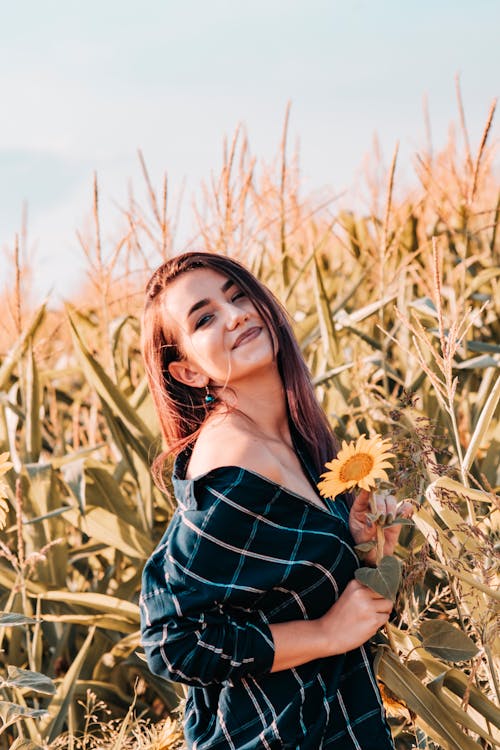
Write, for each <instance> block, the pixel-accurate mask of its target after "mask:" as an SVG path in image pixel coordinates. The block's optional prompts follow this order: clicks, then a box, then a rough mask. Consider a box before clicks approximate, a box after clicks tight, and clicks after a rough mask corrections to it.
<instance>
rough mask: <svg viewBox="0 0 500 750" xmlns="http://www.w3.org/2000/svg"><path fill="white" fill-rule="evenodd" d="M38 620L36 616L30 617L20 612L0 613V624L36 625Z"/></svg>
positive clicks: (9, 625) (10, 625) (13, 625)
mask: <svg viewBox="0 0 500 750" xmlns="http://www.w3.org/2000/svg"><path fill="white" fill-rule="evenodd" d="M35 622H37V620H36V619H35V618H34V617H28V616H27V615H22V614H20V613H18V612H2V613H1V614H0V626H2V627H5V626H7V627H9V628H12V627H16V626H18V625H34V624H35Z"/></svg>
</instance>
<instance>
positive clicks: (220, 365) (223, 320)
mask: <svg viewBox="0 0 500 750" xmlns="http://www.w3.org/2000/svg"><path fill="white" fill-rule="evenodd" d="M163 314H164V316H165V324H166V326H168V327H169V328H170V329H172V330H173V331H174V335H175V339H176V341H177V344H178V346H179V348H180V350H181V351H182V352H183V354H184V358H183V359H182V360H181V361H180V362H172V363H170V365H169V371H170V374H171V375H172V376H173V377H175V378H176V379H177V380H181V382H184V383H186V385H190V386H193V387H197V388H202V387H204V386H205V385H216V386H223V385H228V384H231V385H233V386H237V384H238V383H239V382H241V381H242V380H246V379H248V378H250V377H252V378H254V377H255V376H256V374H257V372H258V371H259V370H262V371H264V370H265V368H269V366H270V365H271V364H272V362H273V361H274V360H275V357H274V351H273V344H272V339H271V335H270V334H269V331H268V329H267V326H266V324H265V323H264V321H263V320H262V318H261V317H260V315H259V313H258V312H257V310H256V309H255V307H254V305H253V304H252V302H251V300H250V299H249V298H248V297H247V296H246V295H245V294H244V293H243V292H242V290H241V289H240V288H239V287H238V285H237V284H235V283H234V282H233V281H231V279H228V278H227V277H226V276H224V275H222V274H220V273H218V272H217V271H213V270H212V269H208V268H197V269H194V270H191V271H188V272H186V273H183V274H182V275H181V276H178V277H177V278H176V279H174V281H172V282H171V283H170V284H169V286H168V288H167V290H166V292H165V295H164V300H163Z"/></svg>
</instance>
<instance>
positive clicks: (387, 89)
mask: <svg viewBox="0 0 500 750" xmlns="http://www.w3.org/2000/svg"><path fill="white" fill-rule="evenodd" d="M499 28H500V2H498V0H475V2H470V0H453V1H452V0H418V2H417V0H413V1H412V0H408V1H407V2H401V0H397V1H396V0H344V2H338V0H252V1H251V2H250V0H247V1H246V2H243V1H242V0H210V1H207V0H140V2H139V0H135V1H134V0H85V2H82V0H78V2H77V1H76V0H64V2H62V0H16V2H15V3H14V2H7V0H0V102H1V105H2V107H1V116H0V286H2V285H3V282H4V281H5V280H6V279H7V278H8V268H7V261H6V252H7V251H9V250H12V247H13V244H14V238H15V235H16V232H19V231H20V227H21V217H22V213H23V206H25V205H26V206H27V216H28V243H27V244H28V249H29V254H30V257H31V258H32V263H33V266H34V269H35V289H34V294H35V296H36V297H38V298H40V299H41V298H42V297H43V296H45V295H46V294H49V293H50V295H51V299H53V300H58V299H62V298H67V299H68V298H70V297H71V294H72V293H73V290H76V289H77V287H78V285H79V284H80V283H81V279H82V273H84V271H83V269H84V266H85V261H84V258H83V254H82V251H81V250H80V247H79V244H78V241H77V238H76V230H77V229H79V228H81V227H82V226H83V224H84V222H85V221H86V219H87V218H88V215H89V211H90V207H91V202H92V180H93V174H94V172H97V174H98V178H99V184H100V194H101V201H100V205H101V212H102V215H103V216H104V217H105V221H106V222H107V223H108V224H109V232H110V233H112V229H113V222H115V221H118V218H119V208H118V206H119V205H124V204H125V202H126V195H127V191H128V185H129V184H130V182H132V183H133V184H134V185H138V186H139V185H140V184H142V183H141V178H140V167H139V162H138V158H137V149H139V148H140V149H141V150H142V151H143V153H144V157H145V159H146V162H147V165H148V168H149V170H150V173H151V176H152V178H153V181H154V182H155V183H156V184H157V185H159V184H160V180H161V175H162V174H163V172H164V171H166V172H167V174H168V179H169V186H170V191H171V195H172V196H173V199H174V201H175V199H176V198H178V197H179V196H180V195H181V193H182V190H184V199H183V204H182V206H183V207H182V214H181V216H182V218H181V228H182V231H181V233H180V243H181V244H180V246H179V247H178V250H182V241H183V239H184V240H187V238H189V237H190V236H191V235H192V234H193V233H194V229H195V227H194V223H193V221H192V215H191V210H190V203H191V198H190V196H192V195H193V194H194V193H195V192H196V191H197V190H198V189H199V185H200V183H201V181H202V180H207V179H209V177H210V173H211V171H215V172H217V170H218V169H219V168H220V165H221V154H222V143H223V139H224V136H228V137H230V136H231V135H232V133H233V132H234V130H235V128H236V126H237V125H238V124H239V123H242V124H243V125H244V126H245V128H246V132H247V135H248V138H249V142H250V147H251V151H252V153H253V154H254V155H255V156H256V157H257V158H262V159H263V160H266V161H270V160H271V159H272V158H273V156H274V155H275V154H276V152H277V148H278V145H279V142H280V137H281V130H282V126H283V119H284V113H285V109H286V105H287V102H290V103H291V119H290V130H289V134H290V135H289V142H290V143H291V144H292V146H295V144H299V148H300V164H301V172H302V176H303V186H304V190H306V191H309V190H311V191H314V190H320V189H323V188H325V187H326V188H332V189H333V190H335V191H336V192H340V191H344V190H346V189H347V190H348V189H352V187H353V185H354V184H355V181H356V179H358V176H359V173H360V167H361V165H362V162H363V157H364V154H366V153H367V152H370V150H371V149H372V143H373V137H374V134H377V136H378V138H379V141H380V143H381V147H382V151H383V154H384V156H385V159H386V161H387V162H389V161H390V158H391V154H392V152H393V149H394V146H395V144H396V142H399V143H400V155H399V158H398V173H397V179H398V178H399V179H401V180H405V179H411V174H412V167H411V165H412V159H413V157H414V154H415V152H416V151H419V150H422V149H423V148H424V147H425V144H426V136H425V127H424V119H423V114H422V111H423V107H422V102H423V98H424V96H425V97H427V101H428V108H429V112H430V120H431V125H432V139H433V144H434V148H436V149H437V148H439V147H440V146H443V145H444V143H445V141H446V137H447V132H448V128H449V125H450V122H451V121H452V120H456V118H457V106H456V96H455V76H456V75H457V74H458V75H459V76H460V81H461V89H462V96H463V101H464V106H465V112H466V120H467V125H468V128H469V131H470V136H471V141H472V145H473V148H474V147H476V148H477V145H478V142H479V138H480V135H481V132H482V130H483V127H484V124H485V121H486V116H487V112H488V108H489V105H490V103H491V101H492V99H493V98H494V97H496V96H497V95H498V94H499V87H500V45H499V44H498V29H499ZM499 132H500V131H499V126H498V123H496V124H495V126H494V128H493V131H492V139H493V140H495V139H498V135H499ZM107 231H108V230H107Z"/></svg>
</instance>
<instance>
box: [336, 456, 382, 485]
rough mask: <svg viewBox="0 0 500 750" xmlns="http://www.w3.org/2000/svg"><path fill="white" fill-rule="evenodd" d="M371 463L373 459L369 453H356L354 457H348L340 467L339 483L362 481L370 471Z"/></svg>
mask: <svg viewBox="0 0 500 750" xmlns="http://www.w3.org/2000/svg"><path fill="white" fill-rule="evenodd" d="M373 463H374V462H373V458H372V457H371V456H370V454H369V453H356V455H355V456H350V457H349V458H348V459H347V460H346V461H345V462H344V463H343V464H342V466H341V467H340V471H339V479H340V481H341V482H352V481H356V482H357V481H358V480H360V479H363V477H366V475H367V474H369V473H370V471H371V470H372V468H373Z"/></svg>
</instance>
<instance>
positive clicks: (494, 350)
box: [467, 341, 500, 354]
mask: <svg viewBox="0 0 500 750" xmlns="http://www.w3.org/2000/svg"><path fill="white" fill-rule="evenodd" d="M467 349H468V350H469V351H470V352H490V353H491V354H500V345H499V344H489V343H488V342H487V341H467Z"/></svg>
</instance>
